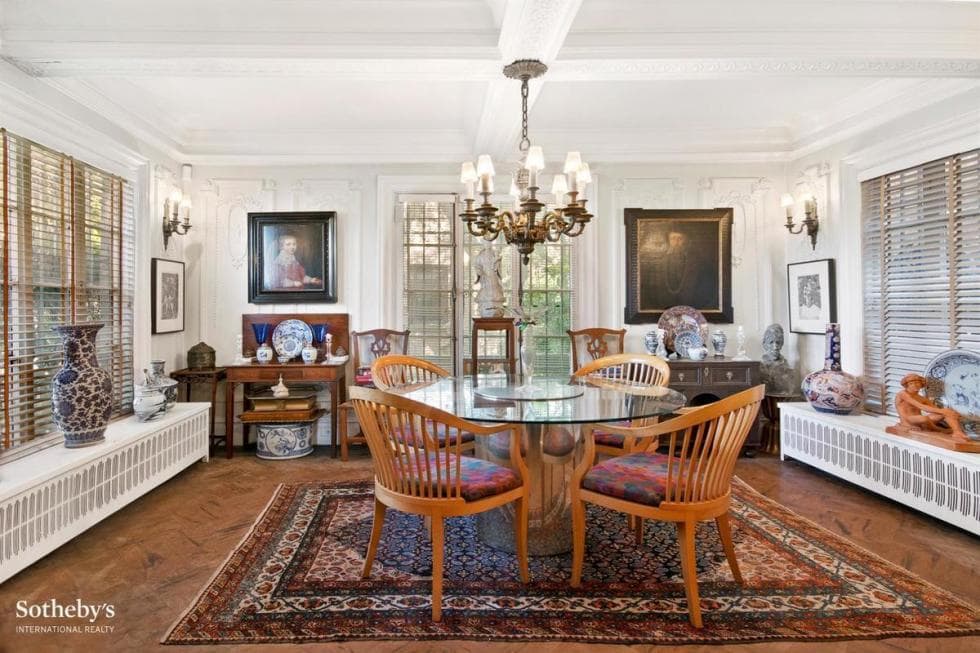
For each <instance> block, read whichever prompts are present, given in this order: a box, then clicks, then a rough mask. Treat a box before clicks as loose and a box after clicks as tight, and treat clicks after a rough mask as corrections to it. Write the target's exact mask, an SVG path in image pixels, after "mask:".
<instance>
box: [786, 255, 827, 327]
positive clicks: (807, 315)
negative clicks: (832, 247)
mask: <svg viewBox="0 0 980 653" xmlns="http://www.w3.org/2000/svg"><path fill="white" fill-rule="evenodd" d="M786 276H787V286H788V288H789V330H790V331H792V332H793V333H819V334H823V333H824V331H825V329H826V327H827V323H828V322H836V321H837V295H836V288H835V287H834V259H830V258H825V259H820V260H817V261H804V262H802V263H790V264H789V265H787V266H786Z"/></svg>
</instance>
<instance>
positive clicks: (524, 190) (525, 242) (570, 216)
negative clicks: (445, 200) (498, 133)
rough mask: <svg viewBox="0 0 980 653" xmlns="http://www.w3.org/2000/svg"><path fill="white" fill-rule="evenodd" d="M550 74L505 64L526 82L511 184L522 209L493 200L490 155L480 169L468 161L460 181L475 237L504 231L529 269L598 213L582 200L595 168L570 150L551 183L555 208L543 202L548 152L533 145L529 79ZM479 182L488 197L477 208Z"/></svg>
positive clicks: (532, 65)
mask: <svg viewBox="0 0 980 653" xmlns="http://www.w3.org/2000/svg"><path fill="white" fill-rule="evenodd" d="M547 70H548V67H547V66H546V65H545V64H543V63H541V62H540V61H538V60H536V59H518V60H517V61H515V62H514V63H512V64H509V65H507V66H504V75H505V76H506V77H508V78H510V79H519V80H521V142H520V158H519V160H518V165H517V168H516V170H514V173H513V175H512V179H511V185H510V194H511V195H513V196H514V203H515V206H516V207H517V208H516V209H514V210H503V211H499V210H498V209H497V207H495V206H494V205H493V204H492V203H491V202H490V196H491V195H492V194H493V176H494V169H493V161H491V160H490V155H489V154H481V155H480V156H479V158H478V159H477V164H476V166H475V167H474V165H473V162H472V161H466V162H464V163H463V165H462V170H461V173H460V181H461V182H463V184H465V185H466V197H465V202H466V208H465V210H464V211H463V212H462V214H461V217H462V219H463V222H464V223H465V224H466V228H467V229H468V230H469V232H470V233H471V234H472V235H474V236H478V237H482V238H484V239H485V240H488V241H489V240H496V238H497V236H498V235H499V234H501V233H502V234H503V235H504V240H506V241H507V243H509V244H513V245H516V246H517V250H518V251H519V252H520V253H521V255H522V259H521V260H522V262H523V263H524V264H525V265H526V264H527V263H528V260H529V257H530V254H531V252H533V251H534V246H535V245H537V244H538V243H543V242H545V241H548V242H556V241H558V239H559V238H561V236H562V234H564V235H566V236H571V237H574V236H578V235H579V234H581V233H582V232H583V231H584V230H585V225H586V224H588V223H589V221H590V220H592V214H591V213H589V212H588V211H587V210H586V208H585V202H586V200H585V199H584V198H583V199H579V196H580V195H583V194H584V192H585V187H586V185H587V184H589V183H591V181H592V175H591V172H590V171H589V164H588V163H583V162H582V157H581V155H580V154H579V153H578V152H569V153H568V156H567V157H566V158H565V167H564V170H563V172H564V174H556V175H555V176H554V180H553V182H552V185H551V193H552V195H553V196H554V202H553V204H550V205H549V204H546V203H543V202H542V201H541V200H540V199H539V198H538V190H539V187H538V176H539V173H541V171H542V170H544V152H542V150H541V147H540V146H536V145H531V141H530V139H529V138H528V136H527V94H528V80H531V79H535V78H537V77H540V76H542V75H544V74H545V72H547ZM477 181H479V182H480V195H481V196H482V197H483V202H482V204H480V205H479V206H476V205H475V204H476V199H475V190H476V188H475V187H476V182H477ZM545 199H547V198H545ZM539 214H541V215H539Z"/></svg>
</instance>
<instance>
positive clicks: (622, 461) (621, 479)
mask: <svg viewBox="0 0 980 653" xmlns="http://www.w3.org/2000/svg"><path fill="white" fill-rule="evenodd" d="M668 464H673V465H675V466H676V465H677V460H676V459H675V460H671V457H670V456H667V455H664V454H659V453H652V452H647V451H640V452H637V453H631V454H627V455H625V456H618V457H616V458H609V459H608V460H604V461H603V462H601V463H599V464H598V465H596V466H595V467H593V468H592V469H590V470H589V471H588V472H587V473H586V474H585V476H584V477H583V478H582V488H583V489H586V490H592V491H593V492H598V493H599V494H604V495H606V496H609V497H616V498H619V499H626V500H627V501H632V502H633V503H642V504H644V505H647V506H659V505H660V503H661V502H662V501H663V500H664V496H665V491H666V488H667V466H668ZM680 491H681V492H683V488H681V489H680Z"/></svg>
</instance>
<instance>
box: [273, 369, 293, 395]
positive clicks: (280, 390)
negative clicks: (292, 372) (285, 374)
mask: <svg viewBox="0 0 980 653" xmlns="http://www.w3.org/2000/svg"><path fill="white" fill-rule="evenodd" d="M272 396H273V397H275V398H276V399H282V398H283V397H288V396H289V388H287V387H286V384H285V383H283V382H282V374H280V375H279V383H277V384H276V385H274V386H272Z"/></svg>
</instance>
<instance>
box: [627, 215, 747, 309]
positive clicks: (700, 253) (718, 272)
mask: <svg viewBox="0 0 980 653" xmlns="http://www.w3.org/2000/svg"><path fill="white" fill-rule="evenodd" d="M624 220H625V222H626V311H625V316H624V320H625V321H626V323H627V324H647V323H654V322H656V321H657V320H659V319H660V315H661V314H662V313H663V312H664V311H665V310H667V309H668V308H671V307H673V306H693V307H694V308H696V309H698V310H699V311H701V313H702V314H703V315H704V317H705V319H707V320H708V321H709V322H722V323H730V322H731V321H732V318H733V317H734V314H735V310H734V307H733V306H732V239H731V233H732V209H730V208H720V209H669V210H651V209H626V210H625V212H624Z"/></svg>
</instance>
